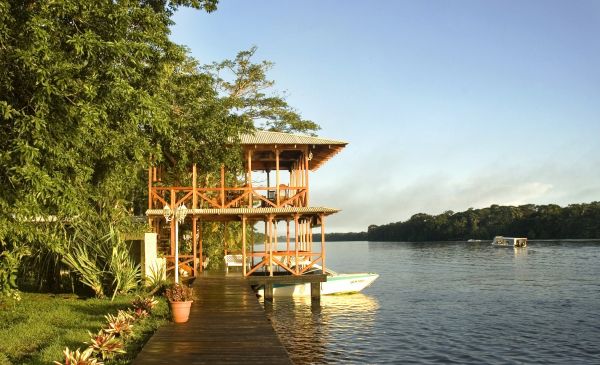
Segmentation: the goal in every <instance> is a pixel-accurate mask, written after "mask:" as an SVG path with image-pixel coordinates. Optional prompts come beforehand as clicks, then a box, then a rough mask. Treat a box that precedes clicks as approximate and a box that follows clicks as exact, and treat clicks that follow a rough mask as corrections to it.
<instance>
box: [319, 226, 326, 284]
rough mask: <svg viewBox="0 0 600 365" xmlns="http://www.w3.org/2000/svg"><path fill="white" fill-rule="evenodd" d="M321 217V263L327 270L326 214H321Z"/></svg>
mask: <svg viewBox="0 0 600 365" xmlns="http://www.w3.org/2000/svg"><path fill="white" fill-rule="evenodd" d="M319 218H320V219H321V263H322V266H323V272H325V215H324V214H320V215H319Z"/></svg>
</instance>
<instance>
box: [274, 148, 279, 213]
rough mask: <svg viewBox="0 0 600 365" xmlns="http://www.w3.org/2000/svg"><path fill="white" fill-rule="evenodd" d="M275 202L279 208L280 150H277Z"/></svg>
mask: <svg viewBox="0 0 600 365" xmlns="http://www.w3.org/2000/svg"><path fill="white" fill-rule="evenodd" d="M275 200H276V202H277V207H278V208H279V150H278V149H277V148H275Z"/></svg>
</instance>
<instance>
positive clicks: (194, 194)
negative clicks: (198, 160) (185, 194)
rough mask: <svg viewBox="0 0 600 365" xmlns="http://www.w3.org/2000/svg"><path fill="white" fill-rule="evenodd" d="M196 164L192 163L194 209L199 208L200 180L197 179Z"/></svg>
mask: <svg viewBox="0 0 600 365" xmlns="http://www.w3.org/2000/svg"><path fill="white" fill-rule="evenodd" d="M197 178H198V176H197V171H196V164H194V165H192V189H193V190H192V209H197V208H198V191H197V190H196V189H197V188H198V181H197Z"/></svg>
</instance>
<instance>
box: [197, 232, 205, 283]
mask: <svg viewBox="0 0 600 365" xmlns="http://www.w3.org/2000/svg"><path fill="white" fill-rule="evenodd" d="M198 246H199V247H198V251H200V252H199V253H200V272H202V271H204V257H203V252H202V221H200V229H199V230H198Z"/></svg>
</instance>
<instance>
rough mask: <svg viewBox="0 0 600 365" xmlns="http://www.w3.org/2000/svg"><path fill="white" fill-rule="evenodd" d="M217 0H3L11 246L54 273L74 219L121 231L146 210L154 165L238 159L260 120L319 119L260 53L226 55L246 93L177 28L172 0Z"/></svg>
mask: <svg viewBox="0 0 600 365" xmlns="http://www.w3.org/2000/svg"><path fill="white" fill-rule="evenodd" d="M216 5H217V0H173V1H166V0H139V1H104V2H96V1H87V0H54V1H40V2H37V1H17V0H0V185H1V186H2V187H3V188H2V189H1V190H0V245H2V247H15V246H18V245H28V246H31V247H33V248H35V249H34V250H32V253H34V254H35V255H36V257H35V259H37V260H40V258H42V257H43V258H44V259H43V260H44V261H45V262H46V263H47V264H48V265H49V266H52V265H54V268H50V269H49V272H56V271H57V270H56V265H59V263H60V260H59V259H58V257H57V256H56V255H57V254H58V253H60V252H63V251H64V249H65V248H66V247H67V246H66V243H67V242H68V240H69V238H70V236H71V235H72V230H73V229H74V228H76V227H77V225H78V224H81V222H85V221H90V220H91V221H94V222H97V223H98V224H107V225H108V224H110V225H111V226H113V227H115V229H117V230H122V229H123V227H124V226H127V224H128V222H129V217H130V213H131V211H132V210H134V209H137V210H138V212H137V213H141V212H142V204H136V202H139V201H143V200H144V194H145V193H146V192H145V189H144V187H145V182H144V178H145V175H144V170H145V169H146V168H147V166H148V164H149V163H152V164H167V165H169V168H170V169H169V170H170V171H171V173H172V175H171V176H170V178H172V179H173V180H174V181H182V180H185V179H186V177H187V175H186V171H188V170H187V169H189V165H190V164H191V162H192V161H201V163H202V165H203V171H204V172H209V173H210V172H211V171H212V170H214V169H216V168H217V167H218V166H220V164H222V163H225V164H230V165H235V164H236V163H239V160H238V156H237V154H236V153H234V152H232V151H234V150H235V149H232V148H230V147H231V144H232V143H235V141H236V138H237V137H238V136H239V134H240V133H242V132H247V131H250V130H252V129H253V128H254V123H255V122H257V123H259V126H263V127H265V128H278V129H280V130H299V131H304V132H310V131H311V130H316V129H317V128H318V126H317V125H316V124H314V123H312V124H311V123H308V122H306V121H303V119H302V118H301V117H300V116H299V114H298V113H297V112H296V111H294V110H293V109H292V108H291V107H290V106H289V105H288V104H287V103H286V102H285V100H284V99H283V98H282V97H278V96H276V95H272V94H269V92H268V88H269V87H270V86H272V82H270V81H267V79H266V71H267V70H268V67H267V65H268V63H265V62H263V63H258V64H257V65H253V64H252V62H251V60H250V58H251V56H252V54H253V53H254V51H253V50H251V51H248V52H242V53H240V55H238V58H236V59H235V60H233V61H228V62H227V65H229V67H231V69H233V70H236V74H235V76H234V77H233V79H232V80H234V81H230V83H231V84H232V85H235V84H237V85H238V86H240V87H241V88H240V89H239V90H240V91H243V92H237V93H229V94H227V93H224V92H223V87H224V85H226V81H224V80H226V78H225V77H223V78H215V75H214V74H212V73H210V72H208V71H207V70H206V69H205V68H203V67H202V66H201V65H199V64H198V62H197V61H196V60H194V59H192V58H191V57H190V56H189V55H188V53H187V50H186V48H184V47H182V46H180V45H177V44H175V43H173V42H172V41H170V40H169V25H171V24H172V20H171V17H172V15H173V13H174V12H175V11H176V10H177V8H179V7H181V6H186V7H193V8H197V9H203V10H205V11H213V10H215V9H216ZM261 70H262V71H261ZM242 86H243V87H242ZM268 95H269V96H268ZM262 121H264V122H262ZM0 251H2V249H1V247H0ZM51 264H52V265H51Z"/></svg>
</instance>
